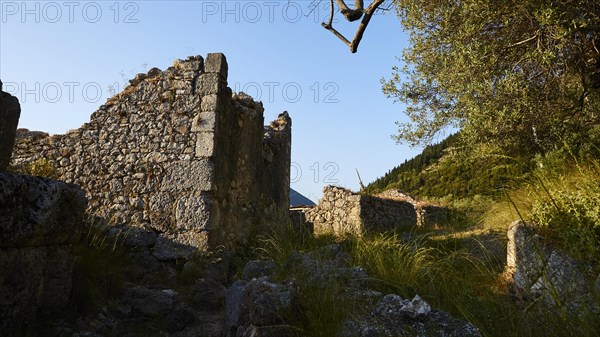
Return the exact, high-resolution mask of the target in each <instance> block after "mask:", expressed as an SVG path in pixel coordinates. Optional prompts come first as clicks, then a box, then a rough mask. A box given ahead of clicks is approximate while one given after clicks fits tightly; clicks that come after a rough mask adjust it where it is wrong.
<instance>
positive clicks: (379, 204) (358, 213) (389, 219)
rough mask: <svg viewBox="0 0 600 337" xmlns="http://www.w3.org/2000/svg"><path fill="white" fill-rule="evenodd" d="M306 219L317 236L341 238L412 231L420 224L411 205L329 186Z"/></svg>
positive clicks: (309, 210) (306, 211)
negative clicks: (326, 235) (404, 230)
mask: <svg viewBox="0 0 600 337" xmlns="http://www.w3.org/2000/svg"><path fill="white" fill-rule="evenodd" d="M304 217H305V219H306V222H307V223H308V226H309V227H313V228H314V232H315V233H316V234H321V233H334V234H335V235H338V236H343V235H345V234H357V235H362V234H364V233H366V232H372V231H375V232H380V231H393V230H397V229H400V230H402V229H410V228H412V227H413V226H416V224H417V215H416V212H415V209H414V207H413V205H412V204H411V203H409V202H406V201H399V200H392V199H382V198H378V197H374V196H370V195H360V194H356V193H353V192H352V191H350V190H347V189H344V188H341V187H336V186H326V187H325V188H324V189H323V197H322V198H321V200H320V202H319V204H318V205H317V206H316V207H314V208H311V209H308V210H305V211H304ZM294 218H300V219H301V217H299V216H297V215H296V216H294Z"/></svg>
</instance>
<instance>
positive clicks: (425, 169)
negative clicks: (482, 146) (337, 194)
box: [365, 133, 515, 198]
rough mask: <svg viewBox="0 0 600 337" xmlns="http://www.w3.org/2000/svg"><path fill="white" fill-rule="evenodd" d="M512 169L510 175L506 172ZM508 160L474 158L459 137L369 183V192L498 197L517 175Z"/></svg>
mask: <svg viewBox="0 0 600 337" xmlns="http://www.w3.org/2000/svg"><path fill="white" fill-rule="evenodd" d="M506 169H510V171H511V172H505V171H506ZM514 169H515V167H509V166H507V165H506V158H502V157H500V156H497V155H494V154H493V153H489V154H483V155H481V156H473V155H472V154H471V153H468V152H467V150H466V149H465V148H464V147H462V146H461V144H460V134H458V133H456V134H453V135H450V136H449V137H447V138H446V139H444V140H443V141H441V142H439V143H438V144H434V145H430V146H427V147H425V149H423V152H422V153H421V154H419V155H417V156H416V157H414V158H412V159H410V160H406V161H404V163H402V164H400V165H398V166H396V167H394V168H393V169H392V170H390V171H388V172H387V173H386V174H385V175H384V176H383V177H381V178H379V179H377V180H375V181H374V182H372V183H371V184H369V185H368V186H367V187H366V189H365V191H366V192H367V193H372V194H376V193H380V192H383V191H385V190H387V189H390V188H396V189H400V190H402V191H404V192H407V193H411V194H414V195H416V196H419V197H435V198H443V197H448V196H453V197H469V196H474V195H478V194H479V195H495V194H497V193H498V192H499V191H500V190H501V189H502V188H503V187H504V186H505V185H506V184H507V182H508V181H509V178H511V175H512V174H514V173H515V172H514ZM508 173H510V174H508Z"/></svg>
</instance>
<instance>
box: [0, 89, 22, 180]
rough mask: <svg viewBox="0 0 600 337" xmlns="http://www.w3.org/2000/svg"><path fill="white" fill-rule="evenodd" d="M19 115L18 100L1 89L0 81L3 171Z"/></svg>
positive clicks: (1, 158) (0, 161) (8, 157)
mask: <svg viewBox="0 0 600 337" xmlns="http://www.w3.org/2000/svg"><path fill="white" fill-rule="evenodd" d="M20 116H21V105H20V104H19V100H18V99H17V98H16V97H13V96H11V95H10V94H9V93H6V92H4V91H2V82H1V81H0V172H1V171H5V170H6V168H7V167H8V164H9V163H10V156H11V154H12V149H13V145H14V144H15V136H16V132H17V125H18V124H19V117H20Z"/></svg>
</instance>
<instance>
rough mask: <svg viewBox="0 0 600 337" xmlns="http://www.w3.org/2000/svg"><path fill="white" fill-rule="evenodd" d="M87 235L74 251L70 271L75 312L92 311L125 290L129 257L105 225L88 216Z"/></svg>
mask: <svg viewBox="0 0 600 337" xmlns="http://www.w3.org/2000/svg"><path fill="white" fill-rule="evenodd" d="M86 226H87V232H86V234H85V237H84V239H83V241H82V243H81V244H80V245H79V246H78V247H77V248H76V259H75V265H74V270H73V290H72V291H73V296H72V298H73V303H72V305H71V307H72V308H73V310H74V311H75V312H80V313H81V312H84V313H87V312H94V311H96V310H98V308H99V307H101V306H102V305H105V304H107V303H108V302H109V301H110V300H111V299H113V298H116V297H117V296H118V295H119V294H120V292H121V290H122V289H123V288H124V285H125V280H126V276H125V275H126V268H127V265H128V264H129V262H130V261H129V257H128V255H127V254H126V253H125V252H124V251H123V249H122V247H121V246H120V244H119V243H118V241H117V240H116V239H115V238H112V237H108V236H107V235H106V232H105V230H106V228H107V226H108V225H106V224H104V225H103V224H102V223H101V222H100V223H99V222H98V219H95V218H93V217H90V218H89V219H88V220H87V221H86Z"/></svg>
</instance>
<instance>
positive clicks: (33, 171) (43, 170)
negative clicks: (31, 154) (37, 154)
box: [17, 158, 60, 179]
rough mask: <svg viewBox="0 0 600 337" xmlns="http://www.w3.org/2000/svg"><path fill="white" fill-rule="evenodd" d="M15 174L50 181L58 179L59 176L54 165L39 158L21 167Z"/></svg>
mask: <svg viewBox="0 0 600 337" xmlns="http://www.w3.org/2000/svg"><path fill="white" fill-rule="evenodd" d="M17 173H20V174H26V175H32V176H38V177H45V178H50V179H58V178H60V174H59V173H58V170H57V169H56V166H54V164H53V163H52V162H51V161H50V160H48V159H46V158H40V159H37V160H34V161H32V162H30V163H27V164H25V165H23V166H22V167H21V168H20V169H18V170H17Z"/></svg>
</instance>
